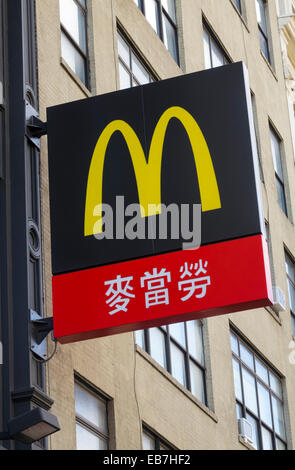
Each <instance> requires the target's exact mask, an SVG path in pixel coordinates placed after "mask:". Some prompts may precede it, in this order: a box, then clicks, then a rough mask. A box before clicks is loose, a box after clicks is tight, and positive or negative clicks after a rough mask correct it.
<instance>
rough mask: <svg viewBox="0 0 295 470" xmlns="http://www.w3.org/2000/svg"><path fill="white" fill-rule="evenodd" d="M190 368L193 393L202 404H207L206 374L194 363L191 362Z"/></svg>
mask: <svg viewBox="0 0 295 470" xmlns="http://www.w3.org/2000/svg"><path fill="white" fill-rule="evenodd" d="M189 367H190V379H191V392H192V394H193V395H195V397H197V398H198V399H199V400H200V401H201V402H202V403H205V402H206V399H205V383H204V373H203V371H202V370H201V369H200V368H199V367H198V366H196V365H195V364H194V363H193V362H192V361H190V366H189Z"/></svg>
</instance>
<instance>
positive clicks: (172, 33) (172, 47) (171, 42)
mask: <svg viewBox="0 0 295 470" xmlns="http://www.w3.org/2000/svg"><path fill="white" fill-rule="evenodd" d="M163 30H164V31H163V32H164V44H165V46H166V47H167V49H168V51H169V52H170V54H171V55H172V57H173V58H174V60H176V61H177V33H176V29H175V28H174V26H172V24H171V23H170V22H169V20H168V19H167V18H166V16H165V15H163Z"/></svg>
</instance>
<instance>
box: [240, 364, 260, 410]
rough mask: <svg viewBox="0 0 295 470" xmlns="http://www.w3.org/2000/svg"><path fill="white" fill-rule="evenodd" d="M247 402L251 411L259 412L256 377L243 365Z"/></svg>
mask: <svg viewBox="0 0 295 470" xmlns="http://www.w3.org/2000/svg"><path fill="white" fill-rule="evenodd" d="M242 376H243V385H244V395H245V404H246V406H247V408H249V410H250V411H253V413H255V414H257V412H258V410H257V397H256V387H255V379H254V377H253V376H252V375H251V374H250V373H249V372H248V371H247V370H246V369H245V368H244V367H242Z"/></svg>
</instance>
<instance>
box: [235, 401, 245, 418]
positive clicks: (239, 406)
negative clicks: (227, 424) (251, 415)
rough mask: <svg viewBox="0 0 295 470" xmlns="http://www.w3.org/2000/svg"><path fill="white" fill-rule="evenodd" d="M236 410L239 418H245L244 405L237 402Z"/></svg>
mask: <svg viewBox="0 0 295 470" xmlns="http://www.w3.org/2000/svg"><path fill="white" fill-rule="evenodd" d="M236 412H237V419H241V418H243V409H242V405H240V404H239V403H237V404H236Z"/></svg>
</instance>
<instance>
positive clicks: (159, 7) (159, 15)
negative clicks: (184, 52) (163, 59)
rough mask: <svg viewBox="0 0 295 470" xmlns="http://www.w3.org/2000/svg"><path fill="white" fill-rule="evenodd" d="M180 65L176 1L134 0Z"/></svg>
mask: <svg viewBox="0 0 295 470" xmlns="http://www.w3.org/2000/svg"><path fill="white" fill-rule="evenodd" d="M134 1H135V3H136V5H137V6H138V7H139V8H140V10H141V11H142V13H143V14H144V15H145V17H146V19H147V20H148V22H149V23H150V24H151V26H152V27H153V28H154V30H155V31H156V33H157V35H158V36H160V38H161V39H162V41H163V42H164V44H165V46H166V47H167V49H168V51H169V52H170V54H171V55H172V57H173V58H174V60H175V61H176V62H177V63H178V62H179V58H178V44H177V21H176V8H175V0H134Z"/></svg>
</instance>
